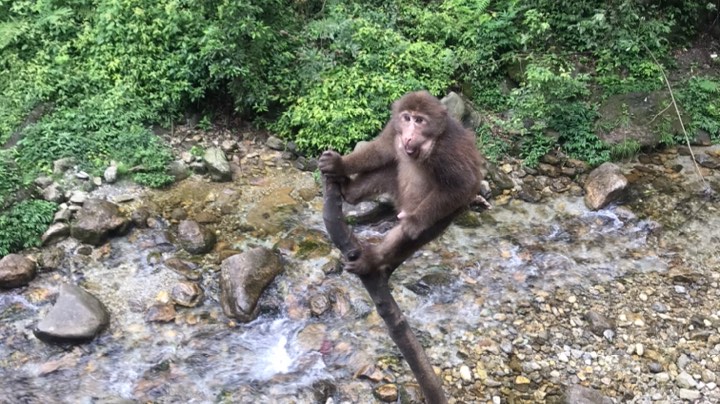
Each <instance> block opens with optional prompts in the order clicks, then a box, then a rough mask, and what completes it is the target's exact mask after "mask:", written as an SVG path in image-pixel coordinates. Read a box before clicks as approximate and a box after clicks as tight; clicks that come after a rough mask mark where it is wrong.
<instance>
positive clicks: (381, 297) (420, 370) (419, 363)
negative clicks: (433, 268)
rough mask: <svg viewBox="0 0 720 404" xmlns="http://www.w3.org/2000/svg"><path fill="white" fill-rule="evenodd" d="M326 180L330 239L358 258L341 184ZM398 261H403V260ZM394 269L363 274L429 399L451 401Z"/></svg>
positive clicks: (347, 256)
mask: <svg viewBox="0 0 720 404" xmlns="http://www.w3.org/2000/svg"><path fill="white" fill-rule="evenodd" d="M323 183H324V187H325V192H324V198H325V199H324V207H323V220H324V221H325V227H326V228H327V231H328V234H329V235H330V239H331V240H332V242H333V243H334V244H335V245H336V246H337V247H338V248H339V249H340V251H341V252H342V254H343V255H344V256H345V259H347V260H349V261H353V260H356V259H358V258H359V257H360V254H361V251H362V249H361V247H360V243H359V242H358V240H357V239H356V238H355V236H354V235H353V234H352V232H351V231H350V228H349V227H348V225H347V223H345V217H344V216H343V213H342V195H341V194H340V186H339V184H338V183H337V182H335V181H333V180H332V178H330V179H329V178H328V177H326V176H323ZM447 220H451V219H447ZM438 225H443V224H442V223H440V224H438ZM421 238H422V236H421ZM420 241H424V240H420ZM420 241H417V242H416V243H418V242H420ZM413 244H415V243H413ZM423 244H424V242H423ZM418 247H419V246H418ZM416 249H417V247H416ZM397 265H400V263H398V264H397ZM396 267H397V266H396ZM394 270H395V268H391V269H389V270H388V271H381V270H377V271H373V272H371V273H369V274H367V275H359V278H360V281H362V283H363V286H364V287H365V289H366V290H367V291H368V294H369V295H370V298H372V301H373V303H375V307H376V309H377V312H378V314H379V315H380V317H382V319H383V321H385V325H386V326H387V328H388V331H389V334H390V338H392V340H393V341H394V342H395V345H397V347H398V348H399V349H400V352H401V353H402V355H403V357H405V360H406V361H407V362H408V365H410V369H411V370H412V372H413V374H414V375H415V379H417V382H418V384H419V385H420V388H421V389H422V391H423V394H424V395H425V400H426V402H428V403H431V404H436V403H438V404H443V403H447V399H446V398H445V393H443V390H442V382H441V381H440V378H439V377H437V375H435V372H434V370H433V367H432V365H431V364H430V360H429V359H428V357H427V355H426V354H425V351H424V350H423V348H422V345H420V343H419V342H418V340H417V338H415V335H414V334H413V332H412V330H411V329H410V325H409V324H408V322H407V320H406V319H405V316H404V315H403V314H402V311H401V310H400V307H399V306H398V305H397V302H395V299H394V298H393V297H392V294H391V293H390V285H389V283H388V281H389V279H390V275H391V274H392V272H393V271H394Z"/></svg>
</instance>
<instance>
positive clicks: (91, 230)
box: [70, 199, 130, 246]
mask: <svg viewBox="0 0 720 404" xmlns="http://www.w3.org/2000/svg"><path fill="white" fill-rule="evenodd" d="M129 229H130V221H129V220H128V219H126V218H125V217H123V216H122V215H121V214H120V210H119V209H118V206H117V205H115V204H114V203H112V202H108V201H105V200H102V199H88V200H87V201H85V203H84V204H83V207H82V209H80V211H78V213H77V220H76V221H75V223H74V224H73V225H72V227H71V231H70V234H71V235H72V237H73V238H75V239H77V240H78V241H80V242H83V243H88V244H92V245H96V246H97V245H100V244H102V243H104V242H105V240H107V238H108V237H110V236H113V235H121V234H124V233H125V232H126V231H127V230H129Z"/></svg>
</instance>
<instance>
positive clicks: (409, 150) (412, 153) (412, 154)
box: [405, 146, 417, 157]
mask: <svg viewBox="0 0 720 404" xmlns="http://www.w3.org/2000/svg"><path fill="white" fill-rule="evenodd" d="M405 154H407V155H408V156H410V157H415V155H417V153H416V150H415V148H414V147H410V146H405Z"/></svg>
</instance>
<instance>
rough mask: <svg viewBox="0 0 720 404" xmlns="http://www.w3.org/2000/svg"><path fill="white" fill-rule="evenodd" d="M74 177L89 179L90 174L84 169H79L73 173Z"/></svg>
mask: <svg viewBox="0 0 720 404" xmlns="http://www.w3.org/2000/svg"><path fill="white" fill-rule="evenodd" d="M75 178H77V179H80V180H89V179H90V174H88V173H86V172H85V171H79V172H77V173H76V174H75Z"/></svg>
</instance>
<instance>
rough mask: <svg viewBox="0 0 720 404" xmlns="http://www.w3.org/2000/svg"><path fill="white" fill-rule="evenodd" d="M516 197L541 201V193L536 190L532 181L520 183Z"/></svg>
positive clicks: (536, 201) (530, 200)
mask: <svg viewBox="0 0 720 404" xmlns="http://www.w3.org/2000/svg"><path fill="white" fill-rule="evenodd" d="M518 197H519V198H520V199H521V200H523V201H525V202H530V203H538V202H540V201H542V194H541V193H540V192H538V190H537V189H536V187H535V184H534V182H532V181H531V182H527V183H525V184H523V185H522V188H521V189H520V192H519V193H518Z"/></svg>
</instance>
